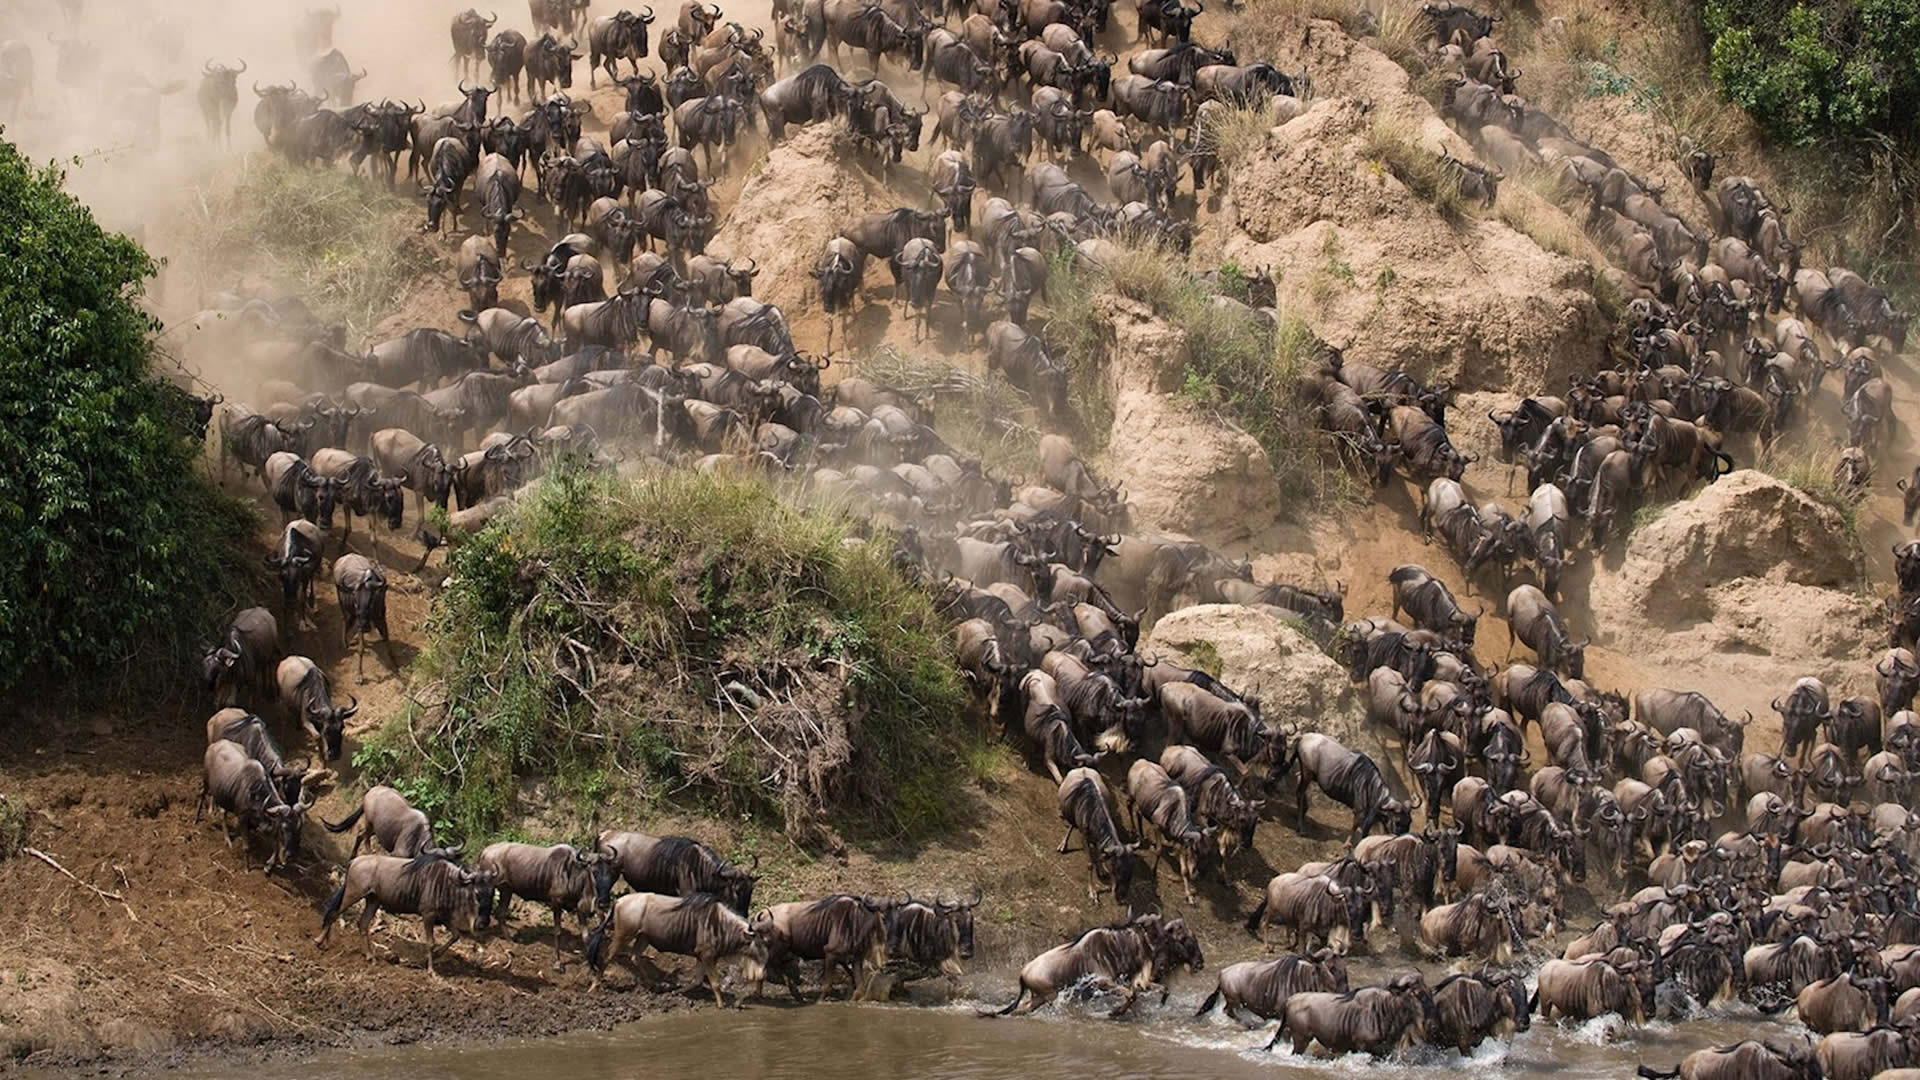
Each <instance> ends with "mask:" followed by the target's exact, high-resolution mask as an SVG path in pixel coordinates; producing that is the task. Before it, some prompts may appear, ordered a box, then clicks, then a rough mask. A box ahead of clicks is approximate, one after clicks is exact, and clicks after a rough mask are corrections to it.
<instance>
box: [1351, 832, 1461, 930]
mask: <svg viewBox="0 0 1920 1080" xmlns="http://www.w3.org/2000/svg"><path fill="white" fill-rule="evenodd" d="M1459 851H1460V830H1458V829H1440V830H1437V831H1431V832H1429V833H1428V834H1427V835H1425V836H1416V835H1414V834H1412V833H1402V834H1401V835H1399V836H1367V837H1362V838H1361V840H1360V842H1359V843H1357V844H1355V845H1354V846H1353V857H1354V858H1356V859H1359V860H1360V861H1361V862H1363V863H1365V864H1366V865H1368V866H1375V867H1382V868H1385V869H1386V870H1387V872H1388V873H1389V874H1390V875H1391V877H1392V879H1393V881H1394V882H1395V887H1396V888H1399V889H1404V890H1405V891H1406V896H1407V897H1408V899H1410V900H1411V901H1412V902H1413V903H1415V904H1417V905H1419V908H1418V910H1422V911H1424V910H1425V909H1427V908H1428V907H1431V906H1432V905H1433V898H1434V882H1435V881H1436V880H1443V879H1444V880H1445V881H1452V880H1454V878H1455V875H1456V873H1457V869H1458V865H1459V863H1458V860H1459Z"/></svg>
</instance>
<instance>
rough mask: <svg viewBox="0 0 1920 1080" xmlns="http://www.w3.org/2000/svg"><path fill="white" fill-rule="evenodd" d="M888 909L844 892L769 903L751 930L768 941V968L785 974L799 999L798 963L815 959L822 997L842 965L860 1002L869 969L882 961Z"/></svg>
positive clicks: (851, 991) (887, 905)
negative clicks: (817, 965) (790, 901)
mask: <svg viewBox="0 0 1920 1080" xmlns="http://www.w3.org/2000/svg"><path fill="white" fill-rule="evenodd" d="M890 908H891V902H879V903H876V902H875V901H872V900H870V899H868V898H866V897H863V896H850V895H847V894H844V893H842V894H839V895H835V896H829V897H827V898H826V899H824V900H799V901H795V902H793V903H789V904H775V905H773V906H772V907H770V908H768V909H767V910H766V911H765V912H764V913H762V914H761V915H760V916H758V917H757V918H756V919H755V920H754V931H755V932H756V933H757V934H759V935H760V936H761V937H763V938H765V939H766V941H767V971H768V972H769V973H770V974H774V975H779V976H782V977H784V978H785V979H786V983H787V989H788V990H789V991H790V992H791V993H792V994H793V997H794V1000H795V1001H798V1000H799V999H800V981H799V962H800V961H802V960H818V961H820V999H821V1000H822V1001H824V1000H826V997H827V993H828V991H830V990H832V989H833V982H834V978H835V977H836V976H838V975H839V973H840V972H841V970H842V969H844V970H845V971H846V973H847V994H848V997H849V998H850V999H852V1000H855V1001H858V1000H859V999H860V998H861V997H862V996H864V995H865V994H866V993H867V991H868V989H869V987H868V985H867V979H866V972H867V970H868V968H872V969H873V970H874V971H878V970H879V969H880V968H881V967H883V966H885V965H886V962H887V918H888V915H889V913H890Z"/></svg>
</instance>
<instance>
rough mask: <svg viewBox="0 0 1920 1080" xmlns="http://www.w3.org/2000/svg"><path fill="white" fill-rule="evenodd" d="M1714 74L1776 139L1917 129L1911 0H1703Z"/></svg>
mask: <svg viewBox="0 0 1920 1080" xmlns="http://www.w3.org/2000/svg"><path fill="white" fill-rule="evenodd" d="M1702 18H1703V22H1704V25H1705V27H1706V31H1707V37H1708V40H1709V41H1710V42H1711V43H1712V65H1713V77H1714V81H1715V82H1716V83H1718V84H1719V86H1720V89H1721V92H1722V93H1724V94H1726V95H1727V97H1728V99H1729V100H1731V101H1733V102H1734V103H1735V104H1737V105H1739V106H1740V107H1741V108H1743V109H1745V110H1746V111H1747V112H1748V113H1750V114H1751V115H1752V116H1753V117H1754V119H1755V120H1758V121H1759V122H1760V124H1761V125H1762V126H1763V127H1765V128H1766V129H1767V130H1768V131H1769V132H1770V133H1771V134H1773V135H1774V136H1775V137H1776V138H1779V139H1782V140H1785V141H1787V142H1790V143H1793V144H1795V145H1799V146H1808V145H1812V144H1814V143H1816V142H1819V141H1821V140H1823V139H1826V138H1829V137H1835V136H1838V137H1851V136H1859V135H1865V134H1868V133H1872V132H1879V133H1884V134H1889V135H1896V136H1914V135H1920V0H1811V2H1808V0H1796V2H1794V3H1792V4H1791V6H1789V5H1788V4H1787V3H1785V2H1784V0H1706V4H1705V7H1704V8H1703V11H1702Z"/></svg>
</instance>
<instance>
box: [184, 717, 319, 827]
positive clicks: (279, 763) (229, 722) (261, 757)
mask: <svg viewBox="0 0 1920 1080" xmlns="http://www.w3.org/2000/svg"><path fill="white" fill-rule="evenodd" d="M222 739H226V740H228V741H230V742H235V743H238V744H239V745H240V748H241V749H242V750H245V751H246V752H247V756H248V757H250V758H252V759H253V760H255V761H257V762H259V763H260V767H261V768H263V769H265V770H266V771H267V779H269V780H271V781H273V782H274V783H275V784H276V785H278V787H279V788H280V798H281V800H282V801H284V802H289V803H292V802H298V801H299V799H300V793H301V789H302V788H303V786H304V785H305V784H306V780H307V776H308V775H309V772H310V771H311V770H309V769H308V767H307V762H306V759H304V758H302V759H300V760H298V761H296V762H293V763H291V764H289V763H288V762H286V761H285V760H284V759H283V758H282V757H281V754H280V746H279V744H277V743H275V742H274V741H273V736H272V735H271V734H269V733H268V732H267V722H266V721H265V720H262V719H261V718H260V717H259V716H258V715H256V714H254V713H250V712H248V711H246V710H245V709H235V708H225V709H221V710H220V711H218V712H216V713H214V714H213V715H212V716H209V717H207V745H208V746H212V745H213V744H214V743H217V742H219V741H220V740H222Z"/></svg>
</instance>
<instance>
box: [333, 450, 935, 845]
mask: <svg viewBox="0 0 1920 1080" xmlns="http://www.w3.org/2000/svg"><path fill="white" fill-rule="evenodd" d="M847 535H848V532H847V525H846V523H845V522H844V521H843V520H842V519H840V518H838V517H835V516H832V515H829V514H827V513H824V512H821V511H816V510H807V509H800V508H796V507H794V506H792V505H790V504H788V503H786V502H783V501H782V500H781V499H780V498H779V497H777V496H776V494H775V493H774V492H773V490H772V489H771V488H769V487H768V486H767V485H766V484H765V483H764V482H763V481H760V480H757V479H753V478H743V477H724V476H709V475H704V474H700V473H695V472H692V471H690V470H675V471H666V472H661V473H658V474H650V475H647V476H644V477H641V478H638V479H621V478H616V477H612V476H607V475H603V474H596V473H590V472H586V471H583V470H580V469H578V468H574V467H564V468H562V469H561V470H559V471H558V472H555V473H553V474H551V475H549V476H548V477H547V478H546V479H545V480H544V481H543V482H542V483H541V484H540V485H539V487H538V488H536V489H535V490H534V492H533V493H532V494H531V495H530V496H529V497H528V498H527V499H525V500H524V501H523V502H522V503H521V504H520V505H519V506H518V507H516V508H515V509H514V510H513V511H512V512H511V513H510V514H509V515H508V516H507V517H506V518H505V519H503V520H501V521H497V522H495V523H494V524H492V525H490V526H489V527H488V528H487V529H486V530H484V531H483V532H482V533H481V534H480V535H479V536H477V537H475V538H473V539H472V540H469V541H467V542H465V543H463V544H462V545H461V546H460V548H459V549H458V550H457V551H456V552H455V553H454V556H453V560H452V566H451V569H452V576H451V578H450V583H449V585H448V587H447V589H446V591H445V592H444V593H443V594H442V595H441V596H440V597H439V598H438V600H437V602H436V603H435V605H434V609H433V612H432V614H431V615H430V616H429V618H428V621H427V628H426V634H427V642H426V646H425V648H424V650H423V652H422V655H421V659H420V661H419V666H418V672H419V674H420V675H421V676H423V679H424V682H425V689H424V691H423V692H421V693H418V694H417V695H416V700H417V701H420V702H424V703H425V704H424V705H422V706H420V707H418V708H416V709H415V710H413V712H412V714H411V715H408V716H406V717H402V718H399V719H396V720H394V721H393V722H391V723H389V724H388V725H387V726H386V727H385V728H384V729H383V730H382V731H380V732H379V733H378V735H377V737H376V738H374V739H373V740H372V741H371V742H369V744H368V745H367V746H366V747H365V748H364V749H363V750H362V751H361V753H360V755H359V757H358V759H357V764H358V765H359V766H360V767H361V769H362V770H363V771H364V772H365V773H366V775H367V776H368V778H369V779H370V780H376V781H382V782H387V783H392V784H395V785H396V786H398V787H399V788H400V789H401V790H402V791H403V792H405V793H406V794H407V796H408V797H409V798H410V799H412V800H414V801H415V802H416V803H417V804H418V805H420V807H421V808H422V809H423V810H425V811H426V812H427V813H428V814H429V815H431V816H432V817H433V818H434V820H435V821H436V822H441V823H443V825H442V828H444V829H445V830H446V832H447V834H448V835H449V836H450V837H451V838H454V839H464V840H467V841H468V842H470V843H472V842H479V841H481V840H485V839H488V838H491V837H493V836H496V835H498V834H499V832H500V831H501V830H502V829H503V828H504V827H506V826H508V825H509V824H511V823H512V822H513V821H515V820H517V819H519V818H520V817H521V816H523V815H524V814H525V813H526V812H527V811H528V810H529V809H530V807H529V806H528V805H527V804H525V803H524V802H523V791H522V783H523V781H526V780H528V779H530V778H544V779H546V780H547V784H546V787H547V788H548V789H550V797H551V799H552V802H553V806H552V810H554V811H556V812H557V813H558V816H559V818H560V819H562V820H564V821H565V822H566V823H567V824H568V825H570V826H574V827H577V830H578V832H577V833H576V834H579V833H583V832H585V831H587V830H589V829H590V828H591V827H592V826H593V825H595V824H597V823H604V821H605V820H606V817H611V818H615V819H617V818H620V817H622V816H623V814H624V812H625V810H626V808H627V807H626V806H625V805H624V804H626V803H630V802H645V801H648V800H658V799H660V798H663V797H665V796H668V795H677V794H679V793H681V792H691V793H693V794H694V795H695V796H697V797H699V798H701V799H704V800H706V801H707V802H708V804H709V806H710V808H711V809H712V810H714V811H716V812H722V813H726V814H728V815H730V816H734V815H745V816H748V817H749V818H752V819H755V820H764V821H766V822H768V823H771V824H776V825H780V826H783V827H785V828H786V829H787V830H788V832H789V833H791V834H794V835H796V836H804V835H806V834H807V833H808V832H809V830H811V829H812V828H814V827H815V826H816V825H817V824H819V823H822V822H824V821H827V820H831V821H834V822H836V823H839V824H841V825H845V826H850V827H853V828H855V829H866V830H868V831H870V832H872V833H874V834H877V835H884V836H912V835H921V834H924V833H926V832H928V831H930V830H932V829H934V828H937V827H939V826H940V825H942V824H944V823H945V822H946V821H947V820H948V816H949V815H951V814H952V813H953V812H954V810H955V809H956V807H955V803H954V800H953V799H952V798H951V791H950V790H947V791H946V792H945V794H946V795H947V796H948V797H945V798H940V797H934V793H938V792H941V791H942V785H943V784H946V783H948V782H949V780H950V776H951V773H950V767H951V759H952V754H951V752H950V751H951V750H952V748H953V746H954V744H955V743H957V742H958V741H959V739H960V733H961V732H962V731H964V730H966V729H967V727H968V725H967V724H966V723H965V722H964V721H963V719H962V718H963V715H964V713H965V701H964V695H963V694H962V692H961V689H960V684H959V678H958V675H957V674H956V672H955V669H954V667H953V661H952V657H951V650H950V649H949V648H948V647H947V645H946V635H945V632H944V630H943V628H942V622H941V620H940V619H939V618H937V617H936V616H935V614H934V612H933V608H932V605H931V602H930V600H929V598H928V596H927V595H926V594H925V593H924V592H923V591H921V590H920V589H918V588H916V587H914V586H911V585H909V584H908V583H907V582H906V581H905V580H904V579H902V578H901V577H900V576H899V575H898V574H897V573H896V572H895V571H894V570H893V568H892V566H891V565H890V561H889V556H890V551H891V548H890V545H889V544H887V543H885V542H884V540H882V541H881V542H878V543H874V544H866V545H857V546H851V547H850V546H847V545H845V544H843V541H844V540H845V539H846V537H847ZM603 815H605V816H606V817H603Z"/></svg>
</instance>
